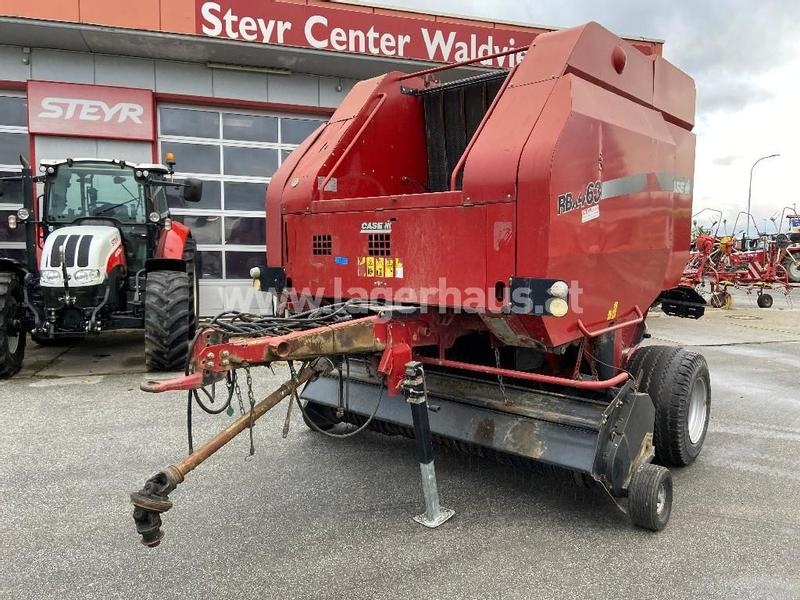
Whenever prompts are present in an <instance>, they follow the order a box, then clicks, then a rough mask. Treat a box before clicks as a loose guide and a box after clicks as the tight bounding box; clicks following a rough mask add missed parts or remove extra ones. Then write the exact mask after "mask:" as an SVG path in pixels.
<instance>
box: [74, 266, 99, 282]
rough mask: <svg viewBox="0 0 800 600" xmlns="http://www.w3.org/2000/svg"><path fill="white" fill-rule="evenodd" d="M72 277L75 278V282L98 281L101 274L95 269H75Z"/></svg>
mask: <svg viewBox="0 0 800 600" xmlns="http://www.w3.org/2000/svg"><path fill="white" fill-rule="evenodd" d="M72 278H73V279H74V280H75V283H82V284H87V283H100V282H101V281H102V275H101V274H100V271H98V270H97V269H78V270H77V271H75V273H74V275H73V276H72Z"/></svg>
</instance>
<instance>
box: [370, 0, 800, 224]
mask: <svg viewBox="0 0 800 600" xmlns="http://www.w3.org/2000/svg"><path fill="white" fill-rule="evenodd" d="M368 3H369V4H370V5H373V6H385V7H400V8H406V9H412V10H418V11H420V12H430V11H433V12H437V13H445V14H453V15H463V16H470V17H476V18H481V19H487V20H488V19H495V20H504V21H512V22H516V23H527V24H532V25H548V26H555V27H571V26H575V25H581V24H583V23H585V22H587V21H597V22H598V23H600V24H602V25H603V26H605V27H607V28H608V29H610V30H612V31H614V32H615V33H618V34H619V35H630V36H641V37H649V38H657V39H661V40H664V56H665V58H667V59H668V60H669V61H671V62H672V63H674V64H676V65H677V66H678V67H680V68H681V69H683V70H684V71H686V72H687V73H689V74H690V75H691V76H692V77H694V79H695V82H696V85H697V119H696V125H695V129H694V132H695V133H696V134H697V157H696V166H695V195H694V211H695V214H697V213H699V212H700V211H702V209H705V208H710V209H718V210H721V211H723V214H724V217H723V218H724V219H726V220H727V230H728V231H727V232H728V233H736V232H738V231H739V230H741V229H743V227H744V224H745V217H744V216H741V217H739V223H738V225H737V227H736V230H737V231H736V232H734V231H733V226H734V223H735V221H736V218H737V214H738V212H739V211H744V210H746V208H747V195H748V183H749V179H750V169H751V166H752V165H753V162H754V161H755V160H756V159H758V158H760V157H762V156H765V155H769V154H775V153H779V154H780V155H781V156H780V157H778V158H773V159H769V160H765V161H762V162H761V163H759V164H758V166H757V167H756V168H755V170H754V175H753V192H752V213H753V218H754V220H755V223H756V225H757V226H758V227H759V229H761V230H766V231H769V232H772V231H775V226H774V225H773V222H772V221H770V219H771V218H773V217H774V218H775V220H776V222H777V221H779V220H780V218H781V211H782V210H783V208H784V207H786V206H789V207H790V208H791V207H792V206H793V205H794V204H795V203H797V204H798V205H800V182H796V181H794V176H795V175H800V148H799V147H798V145H800V33H799V32H800V2H797V1H796V0H783V1H781V0H760V1H752V0H750V1H741V0H672V1H671V2H670V1H664V0H649V1H647V2H642V1H641V0H638V1H637V0H604V1H603V2H590V1H587V0H438V1H437V2H431V1H430V0H427V1H425V0H369V2H368ZM798 208H800V206H798ZM697 220H698V222H699V223H705V224H710V223H711V222H712V221H717V220H719V217H717V216H714V214H713V213H712V212H710V211H706V212H704V213H702V214H700V215H698V217H697ZM784 220H785V219H784ZM751 227H752V226H751ZM783 230H784V231H785V230H786V224H784V225H783ZM722 232H723V224H722V223H720V233H722Z"/></svg>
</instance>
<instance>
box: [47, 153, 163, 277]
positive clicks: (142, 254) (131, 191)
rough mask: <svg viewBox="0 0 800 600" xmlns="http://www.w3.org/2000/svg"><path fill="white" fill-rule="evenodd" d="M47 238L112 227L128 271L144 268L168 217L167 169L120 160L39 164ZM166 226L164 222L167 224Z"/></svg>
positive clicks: (72, 160)
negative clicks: (67, 229)
mask: <svg viewBox="0 0 800 600" xmlns="http://www.w3.org/2000/svg"><path fill="white" fill-rule="evenodd" d="M40 171H41V172H42V180H43V183H44V194H43V203H42V223H43V225H44V226H45V227H44V234H45V236H49V235H52V234H53V233H58V232H59V230H61V229H63V228H64V227H70V226H100V227H103V226H105V227H114V228H115V229H117V230H118V232H119V234H120V236H121V240H122V245H123V247H124V250H125V259H126V260H125V262H126V264H127V268H128V270H129V271H130V272H133V273H135V272H136V271H138V270H140V269H143V268H144V266H145V262H146V260H147V258H148V256H152V255H153V252H154V251H155V248H156V245H157V243H158V234H159V230H160V228H161V227H163V226H164V222H165V220H166V219H167V218H168V216H169V209H168V205H167V188H166V187H165V184H167V183H169V177H170V176H171V169H170V168H169V167H166V166H164V165H156V164H146V165H145V164H133V163H126V162H125V161H119V160H102V159H67V160H47V161H42V164H41V166H40ZM167 223H168V222H167Z"/></svg>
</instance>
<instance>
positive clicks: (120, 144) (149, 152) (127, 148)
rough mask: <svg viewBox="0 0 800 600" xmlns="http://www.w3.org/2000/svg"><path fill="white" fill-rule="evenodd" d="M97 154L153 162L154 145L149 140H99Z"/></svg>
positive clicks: (104, 156)
mask: <svg viewBox="0 0 800 600" xmlns="http://www.w3.org/2000/svg"><path fill="white" fill-rule="evenodd" d="M97 156H98V157H100V158H119V159H121V160H127V161H130V162H143V163H149V162H153V146H152V144H150V143H149V142H131V141H122V140H97Z"/></svg>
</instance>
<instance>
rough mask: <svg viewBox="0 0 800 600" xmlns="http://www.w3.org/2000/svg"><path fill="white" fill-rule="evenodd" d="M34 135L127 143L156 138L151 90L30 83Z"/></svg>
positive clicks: (29, 123) (42, 82)
mask: <svg viewBox="0 0 800 600" xmlns="http://www.w3.org/2000/svg"><path fill="white" fill-rule="evenodd" d="M28 127H29V129H30V131H31V133H34V134H37V133H38V134H45V135H80V136H84V137H100V138H112V139H125V140H152V139H153V94H152V92H151V91H149V90H140V89H130V88H118V87H109V86H101V85H78V84H70V83H48V82H44V81H31V82H29V83H28Z"/></svg>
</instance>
